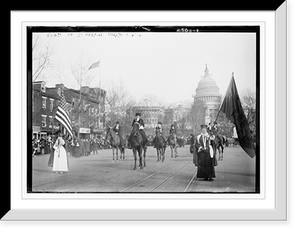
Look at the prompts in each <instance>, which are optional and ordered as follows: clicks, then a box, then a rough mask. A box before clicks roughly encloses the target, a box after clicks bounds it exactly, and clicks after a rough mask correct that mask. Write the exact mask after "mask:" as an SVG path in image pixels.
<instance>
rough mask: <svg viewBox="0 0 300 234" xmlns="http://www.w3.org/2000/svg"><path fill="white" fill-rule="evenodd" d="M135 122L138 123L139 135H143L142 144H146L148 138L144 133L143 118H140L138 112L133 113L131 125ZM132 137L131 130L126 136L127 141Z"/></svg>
mask: <svg viewBox="0 0 300 234" xmlns="http://www.w3.org/2000/svg"><path fill="white" fill-rule="evenodd" d="M135 123H139V125H140V128H139V131H140V133H141V135H142V137H143V142H144V145H145V146H146V145H147V143H148V138H147V136H146V133H145V131H144V127H145V124H144V121H143V119H141V114H140V113H136V114H135V118H134V119H133V121H132V127H133V125H134V124H135ZM132 137H133V132H131V134H130V136H129V138H128V143H130V142H131V138H132Z"/></svg>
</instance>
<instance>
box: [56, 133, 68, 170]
mask: <svg viewBox="0 0 300 234" xmlns="http://www.w3.org/2000/svg"><path fill="white" fill-rule="evenodd" d="M64 144H65V140H64V139H63V138H62V133H61V132H60V131H59V132H58V137H57V139H56V141H55V143H54V146H53V148H54V158H53V171H54V172H55V173H64V172H67V171H68V156H67V152H66V150H65V147H64Z"/></svg>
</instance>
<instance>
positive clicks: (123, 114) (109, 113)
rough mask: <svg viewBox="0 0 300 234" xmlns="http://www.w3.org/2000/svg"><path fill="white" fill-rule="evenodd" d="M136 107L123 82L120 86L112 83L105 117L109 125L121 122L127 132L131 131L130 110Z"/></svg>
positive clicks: (107, 96) (108, 93)
mask: <svg viewBox="0 0 300 234" xmlns="http://www.w3.org/2000/svg"><path fill="white" fill-rule="evenodd" d="M134 105H135V102H134V100H133V99H132V98H131V96H130V95H129V92H128V91H127V90H125V88H124V85H123V83H122V82H120V83H119V85H115V84H114V83H111V88H110V89H109V90H108V91H107V95H106V107H105V110H106V112H105V116H106V118H107V122H108V124H109V125H113V124H114V123H115V122H116V121H119V122H120V123H121V124H122V125H123V129H124V131H125V132H128V131H130V126H131V121H132V120H131V119H130V118H131V115H130V110H131V109H132V107H133V106H134Z"/></svg>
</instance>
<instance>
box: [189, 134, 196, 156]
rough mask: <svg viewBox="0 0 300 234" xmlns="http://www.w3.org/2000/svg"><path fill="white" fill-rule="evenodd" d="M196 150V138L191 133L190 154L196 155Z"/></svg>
mask: <svg viewBox="0 0 300 234" xmlns="http://www.w3.org/2000/svg"><path fill="white" fill-rule="evenodd" d="M194 148H195V136H194V134H192V133H191V135H190V153H191V154H194Z"/></svg>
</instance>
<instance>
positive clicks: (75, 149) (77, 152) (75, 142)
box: [72, 136, 81, 158]
mask: <svg viewBox="0 0 300 234" xmlns="http://www.w3.org/2000/svg"><path fill="white" fill-rule="evenodd" d="M72 146H73V156H74V157H75V158H79V157H80V150H81V149H80V144H79V140H78V138H77V137H75V136H74V137H73V139H72Z"/></svg>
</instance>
